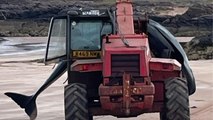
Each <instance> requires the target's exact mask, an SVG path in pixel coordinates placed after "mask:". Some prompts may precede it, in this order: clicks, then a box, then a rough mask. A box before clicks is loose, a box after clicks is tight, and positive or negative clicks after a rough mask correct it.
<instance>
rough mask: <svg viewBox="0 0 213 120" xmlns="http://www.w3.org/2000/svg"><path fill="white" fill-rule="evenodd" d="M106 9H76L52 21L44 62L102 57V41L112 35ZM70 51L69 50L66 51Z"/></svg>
mask: <svg viewBox="0 0 213 120" xmlns="http://www.w3.org/2000/svg"><path fill="white" fill-rule="evenodd" d="M112 31H113V25H112V21H111V20H110V18H109V16H108V15H107V10H76V11H70V12H68V15H67V16H60V17H54V18H52V19H51V23H50V28H49V34H48V43H47V48H46V55H45V60H44V62H45V63H46V64H48V63H52V62H59V61H60V60H65V59H66V57H67V54H69V55H70V57H69V59H71V61H73V60H74V59H90V58H93V59H94V58H100V56H101V48H102V39H103V37H104V36H106V35H109V34H112ZM67 48H68V49H67Z"/></svg>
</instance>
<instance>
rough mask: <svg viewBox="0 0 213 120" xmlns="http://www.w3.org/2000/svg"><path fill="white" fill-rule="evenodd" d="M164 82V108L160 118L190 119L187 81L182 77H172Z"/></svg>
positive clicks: (165, 119)
mask: <svg viewBox="0 0 213 120" xmlns="http://www.w3.org/2000/svg"><path fill="white" fill-rule="evenodd" d="M164 84H165V93H164V108H163V110H162V111H161V112H160V119H161V120H190V110H189V93H188V86H187V81H186V80H185V79H182V78H171V79H168V80H166V81H165V83H164Z"/></svg>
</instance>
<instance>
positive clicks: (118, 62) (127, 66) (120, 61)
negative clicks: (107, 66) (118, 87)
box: [111, 54, 140, 77]
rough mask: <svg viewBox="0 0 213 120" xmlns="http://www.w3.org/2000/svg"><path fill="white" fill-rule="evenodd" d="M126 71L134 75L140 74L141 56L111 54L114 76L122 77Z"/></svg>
mask: <svg viewBox="0 0 213 120" xmlns="http://www.w3.org/2000/svg"><path fill="white" fill-rule="evenodd" d="M124 72H126V73H129V74H131V75H132V76H140V57H139V55H138V54H112V55H111V74H112V77H121V76H123V73H124Z"/></svg>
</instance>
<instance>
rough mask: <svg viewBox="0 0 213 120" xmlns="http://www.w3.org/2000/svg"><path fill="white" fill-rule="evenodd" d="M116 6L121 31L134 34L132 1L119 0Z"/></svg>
mask: <svg viewBox="0 0 213 120" xmlns="http://www.w3.org/2000/svg"><path fill="white" fill-rule="evenodd" d="M121 1H123V2H121ZM116 6H117V11H116V15H117V23H118V27H119V30H120V33H122V34H134V33H135V32H134V23H133V21H134V20H133V9H132V3H131V2H130V1H129V0H118V1H117V4H116Z"/></svg>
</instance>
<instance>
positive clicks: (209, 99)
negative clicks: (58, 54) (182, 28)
mask: <svg viewBox="0 0 213 120" xmlns="http://www.w3.org/2000/svg"><path fill="white" fill-rule="evenodd" d="M43 54H44V50H41V51H40V52H33V51H31V52H27V53H22V54H21V53H20V54H8V55H1V54H0V120H29V118H28V116H27V115H26V114H25V112H24V110H23V109H21V108H20V107H19V106H18V105H16V104H15V103H14V102H13V101H12V100H11V99H10V98H8V97H7V96H5V95H4V93H5V92H8V91H10V92H18V93H23V94H26V95H31V94H33V93H34V92H35V91H36V90H37V89H38V87H40V85H41V84H43V82H44V81H45V80H46V78H47V77H48V76H49V75H50V73H51V72H52V70H53V66H54V64H51V65H48V66H45V65H44V64H43V63H36V62H31V60H34V59H40V58H42V57H43ZM190 65H191V67H192V70H193V72H194V74H195V78H196V83H197V91H196V93H195V94H193V95H192V96H190V107H191V120H201V119H203V120H213V114H212V113H213V60H199V61H190ZM65 80H66V74H64V75H63V76H62V77H61V78H60V79H59V80H57V81H56V82H55V83H54V84H53V85H52V86H50V87H49V88H48V89H47V90H45V91H44V92H43V93H42V94H41V95H40V96H39V97H38V99H37V108H38V116H37V119H36V120H63V119H64V110H63V109H64V105H63V89H64V84H63V82H64V81H65ZM94 120H159V114H158V113H153V114H143V115H140V116H138V117H137V118H129V119H124V118H120V119H118V118H115V117H112V116H95V117H94Z"/></svg>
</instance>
